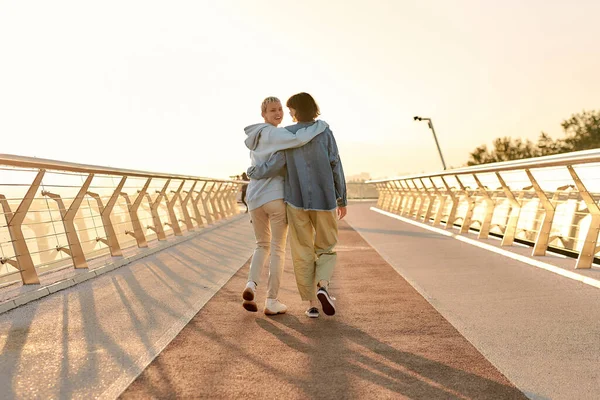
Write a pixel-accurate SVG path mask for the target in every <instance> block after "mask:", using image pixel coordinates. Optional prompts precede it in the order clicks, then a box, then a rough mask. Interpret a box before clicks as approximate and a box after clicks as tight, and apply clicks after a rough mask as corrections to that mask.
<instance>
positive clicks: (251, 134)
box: [244, 122, 270, 150]
mask: <svg viewBox="0 0 600 400" xmlns="http://www.w3.org/2000/svg"><path fill="white" fill-rule="evenodd" d="M267 126H270V125H269V124H267V123H265V122H263V123H260V124H253V125H248V126H247V127H245V128H244V132H246V135H248V137H247V138H246V140H245V141H244V143H246V147H247V148H249V149H250V150H256V147H257V146H258V141H259V140H260V133H261V132H262V130H263V129H265V128H266V127H267Z"/></svg>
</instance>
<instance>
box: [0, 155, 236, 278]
mask: <svg viewBox="0 0 600 400" xmlns="http://www.w3.org/2000/svg"><path fill="white" fill-rule="evenodd" d="M242 184H243V182H240V181H232V180H222V179H212V178H204V177H197V176H184V175H172V174H164V173H154V172H147V171H135V170H126V169H116V168H109V167H101V166H94V165H83V164H74V163H68V162H61V161H54V160H44V159H38V158H31V157H20V156H13V155H6V154H0V212H1V213H2V216H3V217H4V218H2V219H0V284H5V283H9V282H14V281H18V280H19V279H20V280H21V281H22V282H23V284H39V282H40V281H39V276H40V274H43V273H46V272H48V271H52V270H56V269H61V268H76V269H85V268H88V261H89V260H91V259H94V258H98V257H101V256H107V255H110V257H117V258H118V257H122V256H123V250H124V249H127V248H129V247H134V246H137V247H140V248H144V247H148V243H149V242H152V241H154V240H158V241H162V240H167V239H168V238H169V237H170V236H180V235H182V234H183V232H184V231H193V230H195V229H197V228H199V227H203V226H205V225H207V224H211V223H214V222H215V221H217V220H220V219H223V218H227V217H230V216H233V215H235V214H237V213H238V212H239V209H238V207H237V202H236V194H237V192H238V191H239V188H240V186H241V185H242Z"/></svg>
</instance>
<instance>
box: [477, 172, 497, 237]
mask: <svg viewBox="0 0 600 400" xmlns="http://www.w3.org/2000/svg"><path fill="white" fill-rule="evenodd" d="M473 178H475V182H476V183H477V186H478V187H479V190H480V191H481V194H482V195H483V198H484V201H485V202H486V206H485V215H484V217H483V221H482V222H481V228H480V229H479V235H478V236H477V238H478V239H487V238H488V236H489V235H490V227H491V225H492V217H493V216H494V207H495V206H496V203H495V202H494V199H492V197H491V196H490V194H489V193H488V191H487V189H486V188H485V186H483V184H482V183H481V181H480V180H479V178H478V177H477V174H473Z"/></svg>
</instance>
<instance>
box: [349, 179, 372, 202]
mask: <svg viewBox="0 0 600 400" xmlns="http://www.w3.org/2000/svg"><path fill="white" fill-rule="evenodd" d="M346 190H347V192H348V199H376V198H377V197H378V192H377V188H376V187H375V185H374V184H372V183H366V182H346Z"/></svg>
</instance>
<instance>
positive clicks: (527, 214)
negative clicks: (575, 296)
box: [368, 149, 600, 268]
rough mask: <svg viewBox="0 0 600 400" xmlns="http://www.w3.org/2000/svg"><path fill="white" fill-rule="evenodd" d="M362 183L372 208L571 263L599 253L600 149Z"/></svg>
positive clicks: (588, 262) (586, 262)
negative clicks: (374, 194)
mask: <svg viewBox="0 0 600 400" xmlns="http://www.w3.org/2000/svg"><path fill="white" fill-rule="evenodd" d="M584 165H587V167H586V168H582V166H584ZM515 172H520V173H518V174H515ZM415 181H420V182H421V183H422V186H419V185H416V184H415ZM467 182H468V183H467ZM368 183H371V184H374V185H375V186H376V187H377V190H378V192H379V198H378V201H377V207H378V208H381V209H383V210H386V211H390V212H393V213H398V214H400V215H408V216H409V217H414V218H416V219H422V220H423V222H426V223H433V224H434V225H439V224H440V223H442V222H443V223H444V226H445V228H446V229H449V228H453V227H455V226H459V227H460V233H467V232H469V230H475V231H478V232H479V238H481V239H484V238H487V237H488V235H490V234H491V235H497V236H500V237H502V243H501V245H502V246H510V245H512V244H513V242H514V241H521V242H525V243H529V244H531V245H532V246H533V255H534V256H543V255H545V254H546V251H547V250H548V248H552V249H553V250H556V251H561V252H564V253H566V254H569V255H577V264H576V268H591V267H592V264H593V263H594V262H595V260H597V259H596V254H598V253H600V246H598V245H597V243H598V241H599V234H600V207H599V206H598V199H600V149H593V150H585V151H579V152H573V153H565V154H558V155H551V156H544V157H536V158H530V159H525V160H515V161H507V162H500V163H494V164H485V165H477V166H472V167H463V168H457V169H453V170H446V171H437V172H433V173H429V174H416V175H406V176H399V177H394V178H388V179H377V180H371V181H368ZM446 200H449V201H446ZM417 202H419V206H418V207H416V203H417ZM426 202H427V203H426ZM425 204H427V207H425ZM434 209H435V210H434ZM423 210H426V212H425V213H423Z"/></svg>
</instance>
